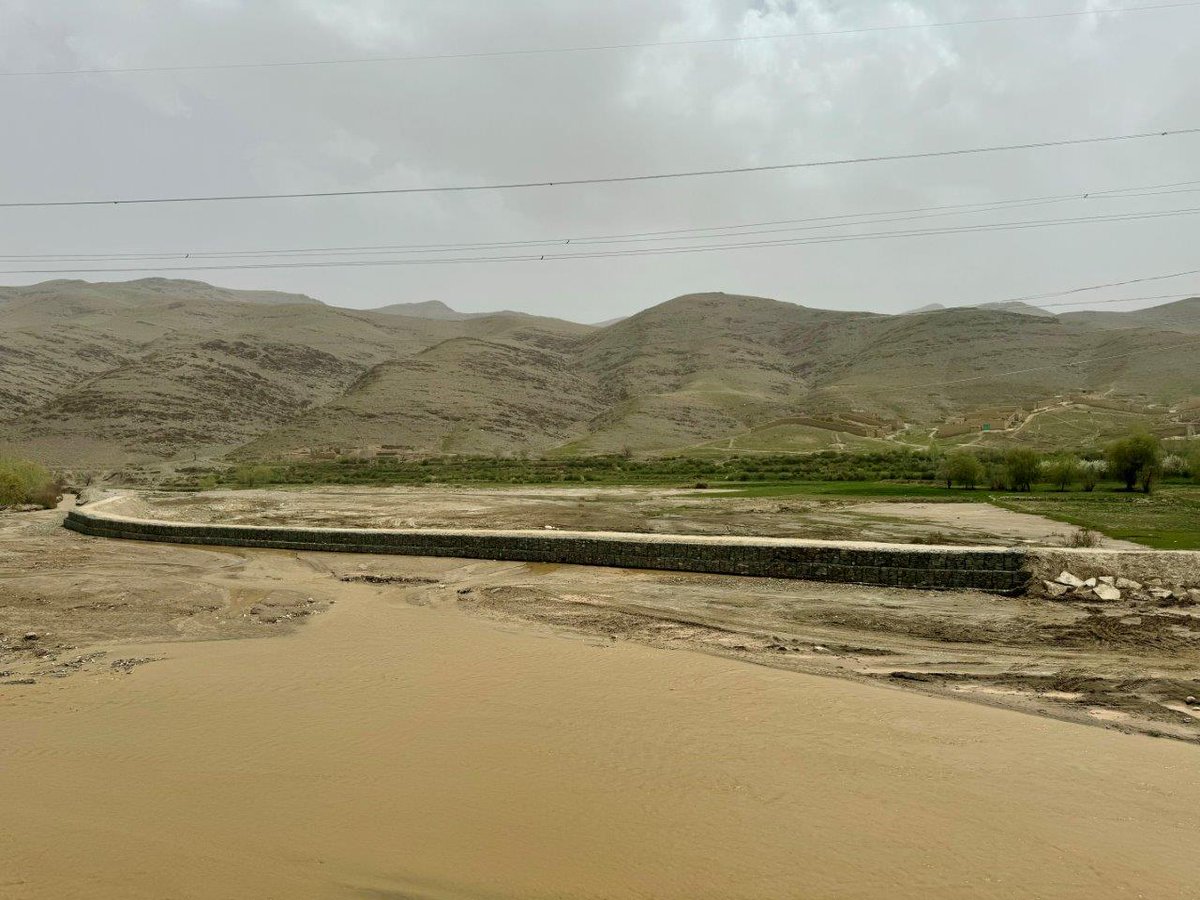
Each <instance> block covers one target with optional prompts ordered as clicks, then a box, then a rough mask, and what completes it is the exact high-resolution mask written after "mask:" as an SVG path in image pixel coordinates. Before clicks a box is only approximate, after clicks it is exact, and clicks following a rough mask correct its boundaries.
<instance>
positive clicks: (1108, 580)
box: [1096, 575, 1117, 587]
mask: <svg viewBox="0 0 1200 900" xmlns="http://www.w3.org/2000/svg"><path fill="white" fill-rule="evenodd" d="M1096 580H1097V581H1099V582H1100V583H1101V584H1107V585H1111V586H1112V587H1116V586H1117V579H1116V578H1114V577H1113V576H1112V575H1101V576H1100V577H1099V578H1097V579H1096Z"/></svg>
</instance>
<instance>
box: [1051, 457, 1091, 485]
mask: <svg viewBox="0 0 1200 900" xmlns="http://www.w3.org/2000/svg"><path fill="white" fill-rule="evenodd" d="M1045 474H1046V480H1047V481H1049V482H1050V483H1051V484H1052V485H1054V486H1055V487H1057V488H1058V489H1059V490H1060V491H1065V490H1066V489H1067V488H1069V487H1070V486H1071V485H1073V484H1074V483H1075V482H1076V481H1079V479H1080V477H1081V476H1082V474H1083V467H1082V466H1080V465H1079V460H1077V459H1076V458H1075V457H1073V456H1060V457H1058V458H1057V459H1052V460H1050V462H1049V464H1048V465H1047V466H1046V472H1045ZM1093 487H1095V485H1093Z"/></svg>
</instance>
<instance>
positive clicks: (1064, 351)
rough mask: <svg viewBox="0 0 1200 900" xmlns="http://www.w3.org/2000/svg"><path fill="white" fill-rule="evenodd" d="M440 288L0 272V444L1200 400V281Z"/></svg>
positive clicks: (197, 441)
mask: <svg viewBox="0 0 1200 900" xmlns="http://www.w3.org/2000/svg"><path fill="white" fill-rule="evenodd" d="M430 309H432V311H433V312H434V313H437V314H438V315H437V317H430V316H429V315H428V313H429V312H430ZM430 309H422V310H419V311H418V310H413V312H418V313H420V312H424V313H426V314H425V315H421V314H418V315H406V314H404V313H403V312H402V311H401V310H398V309H396V308H392V309H390V310H375V311H359V310H347V309H340V308H337V307H332V306H327V305H325V304H322V303H320V302H318V301H316V300H314V299H312V298H310V297H305V296H303V295H294V294H278V293H272V292H257V291H249V292H245V291H230V290H224V289H221V288H213V287H210V286H208V285H204V284H202V283H200V282H193V281H168V280H164V279H148V280H143V281H134V282H126V283H118V284H89V283H86V282H79V281H70V282H63V281H60V282H48V283H46V284H42V285H37V286H34V287H28V288H0V445H2V446H3V447H7V448H8V449H10V450H18V451H20V452H23V453H28V454H32V455H35V456H38V457H40V458H43V459H45V460H47V461H48V462H51V463H54V464H60V465H102V466H116V465H122V464H124V463H126V462H130V461H153V460H167V459H174V460H187V459H190V458H192V457H193V456H217V455H224V454H230V453H233V454H236V455H238V456H241V457H253V456H263V457H275V456H283V455H292V454H309V453H315V454H329V453H345V452H356V451H358V452H368V453H380V452H382V453H407V452H438V453H445V452H461V453H489V454H491V453H503V452H512V451H528V452H545V451H550V450H557V451H562V452H592V451H613V450H618V449H621V448H625V447H628V448H631V449H635V450H647V451H668V450H678V449H681V448H686V447H693V446H700V445H707V446H719V447H729V448H734V449H811V448H814V447H819V446H828V445H839V446H840V445H845V444H846V443H848V442H849V443H852V444H856V445H857V444H873V445H883V444H882V442H884V441H892V440H895V439H897V432H898V431H899V430H900V429H901V428H902V427H903V425H904V424H905V423H908V424H909V425H911V426H912V428H910V433H912V432H913V431H914V430H915V431H916V432H917V433H921V429H925V428H926V427H928V429H929V430H932V429H933V428H936V427H938V426H939V424H941V423H943V422H945V421H948V420H950V421H959V420H962V419H963V418H964V417H965V418H966V419H967V420H969V421H970V420H971V415H972V413H973V411H978V410H981V409H986V410H991V409H999V408H1004V409H1013V408H1023V409H1026V410H1032V409H1035V408H1037V407H1039V405H1042V406H1044V405H1045V404H1046V402H1047V401H1051V400H1054V399H1055V398H1063V397H1074V396H1078V395H1087V396H1094V397H1099V398H1106V399H1104V401H1103V402H1104V403H1108V404H1110V405H1113V404H1118V405H1119V404H1124V406H1125V407H1126V408H1129V409H1137V408H1139V406H1145V405H1147V404H1158V405H1159V406H1158V407H1157V408H1158V409H1160V410H1161V411H1162V412H1163V413H1164V415H1166V414H1167V413H1169V412H1170V410H1171V409H1183V408H1187V407H1189V405H1190V406H1191V407H1192V408H1196V407H1200V366H1196V365H1195V363H1194V360H1195V359H1196V358H1197V356H1196V353H1197V351H1200V343H1198V344H1197V345H1196V346H1194V347H1192V349H1191V350H1188V349H1186V347H1184V348H1181V349H1178V350H1171V349H1170V348H1172V347H1174V346H1176V345H1181V344H1186V343H1187V342H1188V341H1200V299H1196V300H1187V301H1181V302H1177V303H1171V304H1166V305H1163V306H1160V307H1157V308H1155V309H1151V310H1145V311H1141V312H1137V313H1116V312H1108V311H1101V312H1078V313H1068V314H1064V315H1060V316H1053V315H1048V314H1046V313H1045V311H1044V310H1038V311H1037V314H1026V311H1023V310H1014V309H985V308H969V309H967V308H958V309H953V308H951V309H933V310H928V311H924V312H921V313H915V314H907V315H897V316H888V315H880V314H874V313H848V312H834V311H829V310H819V309H810V308H806V307H803V306H798V305H795V304H791V303H782V302H779V301H775V300H769V299H764V298H760V297H745V296H736V295H728V294H699V295H690V296H685V297H678V298H676V299H674V300H670V301H668V302H666V303H663V304H660V305H658V306H655V307H653V308H651V309H647V310H644V311H643V312H641V313H639V314H637V315H635V316H632V317H630V318H628V319H623V320H621V321H618V322H615V323H613V324H610V325H607V326H604V327H594V326H585V325H577V324H574V323H570V322H564V321H561V320H556V319H544V318H537V317H533V316H528V315H522V314H515V313H501V314H495V315H470V316H463V317H450V318H447V317H444V316H441V315H440V313H441V309H434V308H432V307H431V308H430ZM1097 402H1099V401H1097ZM748 435H749V436H750V437H747V436H748Z"/></svg>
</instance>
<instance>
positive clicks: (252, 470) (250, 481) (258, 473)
mask: <svg viewBox="0 0 1200 900" xmlns="http://www.w3.org/2000/svg"><path fill="white" fill-rule="evenodd" d="M274 474H275V472H274V470H273V469H272V468H271V467H270V466H255V465H245V466H238V468H237V469H236V470H235V471H234V473H233V480H234V483H235V484H237V486H238V487H245V488H252V487H257V486H258V485H260V484H265V483H266V482H268V481H271V480H272V477H273V476H274Z"/></svg>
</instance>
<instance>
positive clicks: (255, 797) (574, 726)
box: [0, 513, 1200, 898]
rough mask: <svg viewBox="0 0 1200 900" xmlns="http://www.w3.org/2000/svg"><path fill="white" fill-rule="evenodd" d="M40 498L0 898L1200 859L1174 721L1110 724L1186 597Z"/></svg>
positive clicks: (1162, 647)
mask: <svg viewBox="0 0 1200 900" xmlns="http://www.w3.org/2000/svg"><path fill="white" fill-rule="evenodd" d="M57 520H58V516H57V514H53V513H38V514H31V515H24V516H11V517H4V519H3V520H2V521H0V589H2V590H3V592H4V604H3V606H0V631H3V632H4V633H5V635H6V637H5V639H4V641H5V645H6V647H8V648H9V649H7V650H4V651H0V652H3V654H4V655H3V659H2V660H0V665H2V666H3V668H4V669H5V670H7V671H9V672H10V675H9V677H8V678H7V679H6V680H8V681H16V682H21V681H25V680H27V679H32V680H33V682H34V683H33V684H27V683H17V684H4V685H0V733H2V734H3V735H4V743H5V748H6V749H5V764H4V767H3V769H0V792H2V795H3V796H4V798H5V805H6V808H7V809H9V810H10V813H11V814H10V815H9V816H7V817H6V824H5V839H4V841H2V842H0V872H2V873H3V875H2V876H0V896H5V897H10V896H11V897H14V898H44V897H47V898H48V897H55V898H58V897H64V896H73V895H74V896H89V897H121V898H139V897H147V898H149V897H155V898H157V897H163V896H173V897H214V896H255V897H420V898H449V897H471V898H482V897H487V898H492V897H562V896H591V897H596V896H604V897H610V896H611V897H645V896H654V897H706V896H709V897H775V896H806V897H851V896H853V897H888V898H893V897H962V896H974V897H1013V896H1055V897H1124V896H1129V897H1134V896H1155V897H1158V896H1163V897H1171V896H1178V897H1185V896H1189V892H1190V891H1192V890H1193V889H1194V885H1195V884H1196V883H1200V857H1198V856H1197V855H1196V853H1195V835H1196V834H1197V833H1200V775H1198V774H1197V773H1198V772H1200V765H1198V764H1197V763H1198V762H1200V759H1198V757H1197V753H1200V749H1198V748H1197V747H1196V746H1195V745H1194V744H1192V743H1188V742H1187V741H1186V740H1162V739H1153V738H1149V737H1145V736H1143V735H1136V734H1122V733H1120V732H1119V731H1117V730H1113V728H1114V726H1115V727H1116V728H1125V729H1139V728H1140V729H1142V730H1147V729H1157V730H1161V731H1163V732H1169V731H1170V730H1172V729H1174V730H1175V732H1176V736H1178V737H1184V738H1185V739H1186V738H1188V736H1189V731H1188V727H1189V726H1188V724H1187V722H1188V721H1189V719H1188V716H1187V714H1186V713H1182V712H1179V711H1178V710H1171V709H1170V704H1171V702H1172V699H1173V693H1172V692H1174V691H1176V690H1177V689H1178V688H1179V687H1180V686H1182V685H1185V684H1186V683H1188V682H1187V679H1188V678H1193V679H1194V678H1195V677H1196V673H1197V670H1198V669H1200V665H1198V663H1200V658H1198V657H1197V656H1196V649H1195V646H1194V645H1192V644H1188V643H1187V642H1183V643H1182V644H1181V643H1180V642H1179V641H1178V637H1179V634H1178V632H1177V631H1176V630H1169V629H1166V628H1160V627H1158V626H1157V625H1154V624H1150V625H1146V626H1142V625H1141V624H1139V625H1137V626H1133V625H1126V626H1125V627H1124V628H1120V627H1115V626H1119V625H1120V622H1119V620H1114V622H1113V623H1106V624H1098V623H1097V622H1095V621H1094V616H1092V614H1090V613H1088V612H1086V611H1083V610H1071V609H1069V608H1067V607H1064V606H1062V605H1049V604H1044V603H1037V602H1035V601H1024V600H1010V599H1002V598H996V597H991V596H989V595H984V594H972V593H964V594H945V593H939V594H930V593H926V592H911V591H887V590H881V589H868V588H856V587H851V586H830V585H813V584H803V583H795V582H777V581H771V580H766V579H737V578H714V577H706V576H686V575H679V574H666V573H653V572H637V573H631V572H622V571H619V570H597V569H580V568H576V567H552V566H527V565H520V564H511V563H489V562H479V561H474V562H471V561H462V560H445V559H409V558H402V557H388V558H376V557H369V558H364V557H358V556H353V555H338V554H294V553H283V552H272V551H236V552H235V551H226V550H220V549H197V548H188V547H173V546H170V545H146V544H133V543H126V542H120V541H105V540H98V539H90V538H85V537H82V536H79V535H76V534H73V533H69V532H66V531H63V530H61V529H59V528H58V527H57ZM460 592H461V593H460ZM122 604H123V605H122ZM31 629H36V630H38V631H39V632H41V636H40V637H39V639H38V640H37V641H35V642H31V643H35V644H37V645H39V646H41V647H43V648H44V649H46V650H47V653H46V654H45V655H43V656H38V655H36V651H35V650H34V649H32V648H29V647H26V646H24V645H25V643H26V642H25V641H24V640H23V638H22V637H21V635H23V633H24V631H26V630H31ZM46 632H49V634H46ZM1164 635H1169V636H1174V637H1169V636H1168V637H1164ZM253 636H258V637H263V638H266V639H261V640H252V639H247V638H249V637H253ZM209 638H228V639H227V640H206V639H209ZM59 644H63V645H65V646H63V647H61V648H60V647H59V646H58V645H59ZM670 651H675V652H670ZM94 654H104V655H94ZM77 659H81V660H83V661H82V662H80V663H79V664H78V665H76V664H75V662H74V661H75V660H77ZM132 660H137V661H145V662H140V664H133V665H128V666H121V665H118V666H116V667H114V666H113V665H112V663H113V662H114V661H132ZM747 663H760V664H759V665H748V664H747ZM896 672H905V673H910V675H911V673H930V672H941V673H949V672H957V673H958V674H960V675H962V676H963V677H962V678H958V679H952V678H934V679H932V680H929V681H922V680H912V679H911V677H904V678H899V679H898V678H896V677H894V673H896ZM1072 672H1074V673H1075V674H1076V675H1077V676H1080V677H1077V678H1076V680H1074V681H1072V680H1071V679H1070V677H1069V676H1070V675H1071V673H1072ZM1039 673H1058V675H1057V676H1056V680H1055V679H1049V678H1042V677H1041V675H1040V674H1039ZM822 674H823V675H835V674H836V675H839V676H841V677H840V678H830V677H820V675H822ZM1083 676H1087V677H1083ZM1156 679H1157V680H1156ZM1134 683H1137V684H1141V685H1142V687H1141V688H1135V687H1133V685H1134ZM1146 683H1151V684H1152V685H1154V684H1157V687H1153V686H1152V687H1150V688H1147V687H1146V686H1145V684H1146ZM1156 691H1158V692H1163V693H1162V696H1159V695H1158V694H1156V693H1155V692H1156ZM922 692H924V693H922ZM928 692H933V693H936V694H938V696H929V695H927V693H928ZM955 697H970V698H971V699H973V700H975V701H977V702H962V701H961V700H957V699H954V698H955ZM1155 704H1157V707H1156V706H1155ZM997 706H1009V707H1011V709H1002V708H997ZM1022 709H1023V710H1027V711H1038V712H1043V713H1046V712H1048V713H1049V714H1050V715H1053V716H1057V717H1058V718H1047V717H1045V716H1034V715H1029V714H1027V713H1022V712H1017V711H1015V710H1022ZM1062 718H1077V719H1078V720H1079V721H1080V722H1084V721H1090V722H1093V723H1096V724H1097V725H1100V726H1103V727H1085V726H1083V725H1081V724H1076V723H1074V722H1068V721H1062V720H1061V719H1062Z"/></svg>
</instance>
